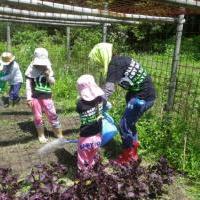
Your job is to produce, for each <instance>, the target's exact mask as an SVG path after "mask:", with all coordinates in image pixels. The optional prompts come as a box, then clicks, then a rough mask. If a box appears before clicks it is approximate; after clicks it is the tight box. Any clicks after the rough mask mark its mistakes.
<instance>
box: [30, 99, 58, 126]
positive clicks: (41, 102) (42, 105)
mask: <svg viewBox="0 0 200 200" xmlns="http://www.w3.org/2000/svg"><path fill="white" fill-rule="evenodd" d="M32 104H33V107H32V111H33V115H34V123H35V126H36V128H39V127H41V126H43V121H42V112H43V111H44V112H45V114H46V116H47V118H48V120H49V123H50V124H51V125H52V127H54V128H60V122H59V119H58V115H57V114H56V110H55V107H54V103H53V101H52V99H36V98H33V99H32Z"/></svg>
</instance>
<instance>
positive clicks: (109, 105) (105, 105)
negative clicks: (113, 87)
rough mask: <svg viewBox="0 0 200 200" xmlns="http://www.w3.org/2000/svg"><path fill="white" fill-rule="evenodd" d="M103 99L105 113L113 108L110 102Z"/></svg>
mask: <svg viewBox="0 0 200 200" xmlns="http://www.w3.org/2000/svg"><path fill="white" fill-rule="evenodd" d="M102 98H103V112H107V111H108V110H110V109H111V108H112V104H111V103H110V102H109V101H107V100H106V99H105V98H104V97H102Z"/></svg>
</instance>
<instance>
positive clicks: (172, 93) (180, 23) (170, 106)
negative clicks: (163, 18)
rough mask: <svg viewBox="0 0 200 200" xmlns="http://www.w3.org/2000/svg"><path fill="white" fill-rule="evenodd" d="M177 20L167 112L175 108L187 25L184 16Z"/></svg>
mask: <svg viewBox="0 0 200 200" xmlns="http://www.w3.org/2000/svg"><path fill="white" fill-rule="evenodd" d="M177 19H178V23H177V30H176V45H175V49H174V55H173V60H172V68H171V76H170V83H169V91H168V100H167V104H166V107H165V109H166V110H167V111H170V110H172V109H173V106H174V98H175V93H176V83H177V71H178V66H179V59H180V47H181V39H182V33H183V24H184V23H185V18H184V15H183V14H181V15H179V16H178V18H177Z"/></svg>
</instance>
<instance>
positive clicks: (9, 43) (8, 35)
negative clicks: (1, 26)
mask: <svg viewBox="0 0 200 200" xmlns="http://www.w3.org/2000/svg"><path fill="white" fill-rule="evenodd" d="M6 28H7V32H6V36H7V51H9V52H11V36H10V23H9V22H8V23H7V26H6Z"/></svg>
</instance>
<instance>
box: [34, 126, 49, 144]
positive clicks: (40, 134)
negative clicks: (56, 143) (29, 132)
mask: <svg viewBox="0 0 200 200" xmlns="http://www.w3.org/2000/svg"><path fill="white" fill-rule="evenodd" d="M37 133H38V139H39V141H40V143H46V142H47V141H48V139H47V138H46V137H45V135H44V127H40V128H37Z"/></svg>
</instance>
